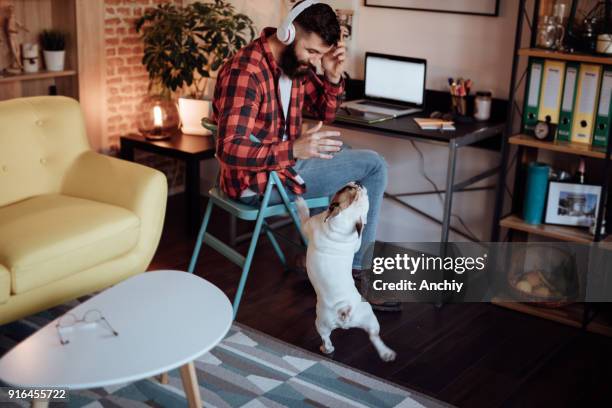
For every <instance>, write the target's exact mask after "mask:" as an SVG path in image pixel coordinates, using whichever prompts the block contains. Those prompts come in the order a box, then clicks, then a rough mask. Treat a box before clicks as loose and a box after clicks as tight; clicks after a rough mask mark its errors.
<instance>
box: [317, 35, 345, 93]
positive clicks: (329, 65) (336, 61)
mask: <svg viewBox="0 0 612 408" xmlns="http://www.w3.org/2000/svg"><path fill="white" fill-rule="evenodd" d="M345 60H346V47H345V45H344V40H342V39H341V40H340V41H339V42H338V45H337V46H336V47H334V48H332V49H331V50H330V51H329V52H328V53H327V54H325V55H323V58H321V67H322V68H323V71H324V72H325V78H327V80H328V81H329V82H331V83H332V84H337V83H338V82H340V79H341V78H342V73H343V72H344V61H345Z"/></svg>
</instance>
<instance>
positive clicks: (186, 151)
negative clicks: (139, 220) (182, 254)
mask: <svg viewBox="0 0 612 408" xmlns="http://www.w3.org/2000/svg"><path fill="white" fill-rule="evenodd" d="M120 142H121V151H120V155H121V158H122V159H125V160H129V161H134V149H140V150H144V151H147V152H151V153H156V154H159V155H162V156H167V157H172V158H175V159H179V160H183V161H184V162H185V227H186V229H187V231H188V232H189V233H195V232H197V230H198V227H199V225H200V221H201V220H200V210H199V208H200V161H201V160H204V159H210V158H211V157H214V155H215V146H214V144H213V141H212V137H210V136H191V135H184V134H182V133H181V132H180V131H176V132H175V133H174V134H173V136H172V137H171V138H170V139H168V140H159V141H153V140H147V139H146V138H145V137H144V136H143V135H140V134H134V133H131V134H128V135H125V136H121V140H120Z"/></svg>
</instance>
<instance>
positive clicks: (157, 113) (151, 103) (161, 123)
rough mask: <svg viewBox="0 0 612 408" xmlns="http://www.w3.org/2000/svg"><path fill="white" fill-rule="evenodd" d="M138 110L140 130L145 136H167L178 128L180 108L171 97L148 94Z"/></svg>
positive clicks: (160, 137)
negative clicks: (178, 108)
mask: <svg viewBox="0 0 612 408" xmlns="http://www.w3.org/2000/svg"><path fill="white" fill-rule="evenodd" d="M138 111H139V117H138V131H139V132H140V133H142V134H143V135H144V136H145V137H148V138H152V139H162V138H167V137H169V136H170V135H171V134H173V133H174V131H175V130H176V129H177V128H178V122H179V116H178V110H177V108H176V104H175V103H174V102H173V101H172V100H171V99H169V98H165V97H163V96H159V95H148V96H146V97H145V98H144V99H143V100H142V102H141V103H140V106H139V109H138Z"/></svg>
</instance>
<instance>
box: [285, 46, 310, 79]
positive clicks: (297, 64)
mask: <svg viewBox="0 0 612 408" xmlns="http://www.w3.org/2000/svg"><path fill="white" fill-rule="evenodd" d="M280 67H281V69H282V70H283V72H284V73H285V75H287V76H288V77H289V78H291V79H296V78H300V77H304V76H306V75H307V74H308V71H310V63H309V62H308V61H300V60H298V58H297V55H295V43H292V44H291V45H288V46H287V47H285V49H284V50H283V53H282V54H281V61H280Z"/></svg>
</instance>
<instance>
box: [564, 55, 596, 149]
mask: <svg viewBox="0 0 612 408" xmlns="http://www.w3.org/2000/svg"><path fill="white" fill-rule="evenodd" d="M601 71H602V67H601V65H593V64H581V65H580V73H579V74H578V92H577V94H576V103H575V104H574V118H573V119H572V121H573V122H574V123H573V126H572V138H571V141H572V142H575V143H586V144H591V141H592V139H593V128H594V127H595V113H596V111H595V105H596V104H597V99H598V96H599V82H600V80H601Z"/></svg>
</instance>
